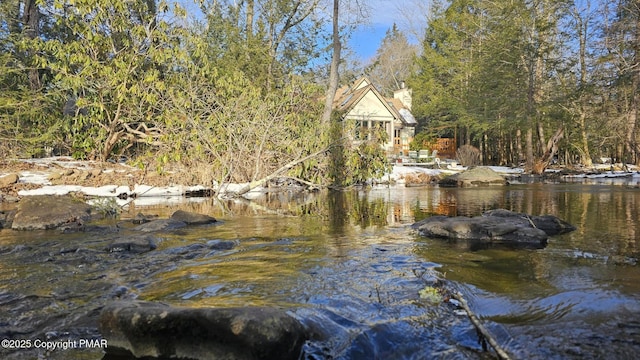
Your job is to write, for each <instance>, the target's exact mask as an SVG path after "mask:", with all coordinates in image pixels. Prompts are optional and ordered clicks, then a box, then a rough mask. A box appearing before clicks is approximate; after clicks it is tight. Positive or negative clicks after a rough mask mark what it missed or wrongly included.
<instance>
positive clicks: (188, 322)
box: [99, 301, 307, 360]
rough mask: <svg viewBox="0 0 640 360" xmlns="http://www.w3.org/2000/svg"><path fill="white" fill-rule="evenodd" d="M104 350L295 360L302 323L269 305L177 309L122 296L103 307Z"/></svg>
mask: <svg viewBox="0 0 640 360" xmlns="http://www.w3.org/2000/svg"><path fill="white" fill-rule="evenodd" d="M99 326H100V331H101V333H102V336H103V338H105V339H106V340H107V341H108V343H109V346H108V347H107V348H106V351H107V354H111V355H120V356H131V355H133V356H135V357H149V358H188V359H285V360H286V359H298V358H299V356H300V353H301V349H302V345H303V343H304V342H305V341H306V340H307V335H306V334H305V330H304V327H303V326H302V325H301V324H300V323H299V322H298V321H297V320H296V319H294V318H293V317H291V316H289V315H288V314H287V313H286V312H285V311H284V310H280V309H275V308H268V307H243V308H179V307H171V306H168V305H165V304H160V303H153V302H142V301H124V302H115V303H112V304H110V305H108V306H106V307H105V308H104V309H103V310H102V313H101V315H100V324H99Z"/></svg>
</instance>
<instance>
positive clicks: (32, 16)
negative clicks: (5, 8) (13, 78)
mask: <svg viewBox="0 0 640 360" xmlns="http://www.w3.org/2000/svg"><path fill="white" fill-rule="evenodd" d="M22 23H23V25H24V27H23V29H24V30H23V31H24V34H25V36H26V37H27V38H28V39H30V40H33V39H35V38H37V37H38V36H39V35H40V11H39V10H38V4H37V3H36V0H26V1H25V3H24V13H23V15H22ZM27 56H29V57H31V54H27ZM40 87H41V83H40V74H39V73H38V69H37V68H35V67H34V66H31V68H30V69H29V88H30V89H31V90H38V89H40Z"/></svg>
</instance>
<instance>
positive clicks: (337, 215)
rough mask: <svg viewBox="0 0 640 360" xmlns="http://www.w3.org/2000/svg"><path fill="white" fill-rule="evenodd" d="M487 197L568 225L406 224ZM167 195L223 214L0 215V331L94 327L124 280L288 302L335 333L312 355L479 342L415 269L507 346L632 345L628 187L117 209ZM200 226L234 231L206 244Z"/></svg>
mask: <svg viewBox="0 0 640 360" xmlns="http://www.w3.org/2000/svg"><path fill="white" fill-rule="evenodd" d="M495 208H505V209H509V210H512V211H518V212H526V213H530V214H532V215H543V214H552V215H555V216H558V217H560V218H562V219H563V220H566V221H568V222H569V223H572V224H573V225H575V226H576V227H577V228H578V230H576V231H574V232H572V233H569V234H565V235H562V236H557V237H553V238H551V240H550V242H549V245H548V246H547V248H545V249H543V250H507V249H500V248H487V249H481V250H475V251H470V250H469V249H468V248H466V247H464V246H459V244H452V243H449V242H447V241H443V240H440V239H429V238H423V237H420V236H418V235H416V234H415V233H414V232H413V231H411V229H410V228H409V227H408V226H406V225H408V224H411V223H413V222H414V221H416V220H420V219H422V218H425V217H428V216H432V215H436V214H439V215H464V216H475V215H479V214H481V213H482V212H483V211H486V210H489V209H495ZM178 209H183V210H188V211H195V212H199V213H204V214H208V215H212V216H215V217H217V218H220V219H221V220H223V224H222V225H221V226H215V227H198V228H188V229H183V230H180V231H178V232H173V233H167V234H161V235H159V237H160V240H159V243H158V249H157V250H156V251H153V252H150V253H146V254H144V255H126V254H110V253H105V252H104V247H105V244H106V243H108V241H109V240H110V238H108V237H107V238H105V237H100V236H98V235H95V236H94V235H88V236H87V235H85V234H76V235H62V234H52V233H45V232H22V233H17V232H12V231H8V230H2V231H0V259H1V260H2V261H0V280H2V283H1V284H0V318H2V319H9V320H6V321H5V322H2V323H0V334H5V335H6V334H9V333H10V331H13V332H14V333H15V332H16V331H22V333H24V334H36V333H38V331H41V332H45V331H49V332H51V331H58V332H65V331H67V332H71V333H76V334H77V333H80V335H82V336H89V335H95V333H96V331H97V330H96V329H95V325H91V324H92V321H94V320H95V316H96V314H97V312H98V311H99V309H100V308H101V306H102V305H103V304H104V303H105V302H106V301H110V300H112V299H113V297H114V296H115V297H123V296H124V297H125V298H126V297H127V296H129V297H138V298H141V299H145V300H159V301H164V302H168V303H171V304H178V305H188V306H243V305H251V304H253V305H270V306H279V307H285V308H292V309H297V310H296V311H297V312H296V314H297V316H299V318H300V319H301V320H302V321H306V322H307V323H308V325H309V326H315V327H318V328H319V329H320V330H321V331H320V332H324V333H326V334H335V338H333V339H331V340H325V341H320V342H317V343H312V344H308V349H307V350H308V352H309V354H311V355H317V357H316V358H321V357H322V356H331V357H333V358H342V359H356V358H359V357H361V356H366V357H368V358H372V357H376V356H378V357H389V358H462V359H466V358H470V359H476V358H482V357H484V354H483V353H482V352H481V349H480V347H479V345H478V344H477V342H476V340H477V338H476V336H475V332H474V330H473V327H471V326H470V324H469V322H468V321H467V320H466V318H464V317H462V318H457V317H452V316H451V309H450V308H448V306H447V305H446V304H445V305H442V304H441V305H429V304H425V303H424V302H422V301H421V300H420V298H419V296H418V291H419V290H420V289H421V288H422V287H424V286H425V279H423V278H421V277H420V276H417V275H416V274H422V273H428V274H431V275H432V276H433V277H434V278H435V276H436V275H437V276H439V277H444V278H446V279H447V280H449V281H450V284H451V286H453V287H455V288H456V289H457V290H460V291H462V292H463V294H464V295H465V297H467V300H468V301H469V303H470V304H471V305H472V308H473V310H474V311H475V312H476V313H477V314H478V315H479V316H480V317H481V318H482V319H483V321H485V322H486V324H487V326H488V327H489V328H490V329H491V330H492V331H493V332H494V334H496V336H497V337H498V339H499V341H500V342H501V344H502V345H504V346H505V347H506V348H507V350H508V351H510V352H511V353H512V354H513V355H514V357H517V358H540V359H542V358H603V357H617V358H625V357H627V356H628V355H630V354H635V353H637V351H639V350H640V345H639V344H640V332H639V331H638V330H637V329H638V328H640V327H639V326H638V324H640V315H638V314H640V306H639V305H638V304H640V271H638V267H637V258H638V255H639V251H638V245H637V244H638V236H640V234H638V229H637V226H638V219H639V217H640V191H639V190H638V189H633V188H628V187H623V186H606V185H605V186H589V185H584V184H554V185H549V184H528V185H512V186H507V187H491V188H465V189H456V188H446V189H440V188H438V187H424V188H387V187H381V188H374V189H370V190H368V191H360V192H358V191H348V192H320V193H299V194H282V193H281V194H267V195H265V196H263V197H262V198H260V199H257V200H254V201H246V200H228V201H220V200H216V199H204V200H202V201H199V202H183V203H180V204H176V205H172V206H170V207H169V206H160V205H157V206H154V207H140V206H136V205H132V206H130V208H128V209H127V211H126V212H125V213H124V214H123V217H124V218H128V217H134V216H135V215H136V214H138V213H139V212H143V213H146V214H158V215H160V216H163V217H168V216H169V215H170V214H171V213H172V212H174V211H176V210H178ZM211 241H233V242H234V244H235V246H234V247H233V248H231V249H224V250H216V251H214V250H211V249H210V248H209V247H208V245H207V244H209V243H210V242H211ZM69 249H79V250H75V251H70V250H69ZM122 289H124V290H122ZM113 294H116V295H113ZM123 294H124V295H123ZM68 319H72V320H68ZM28 324H33V325H28ZM91 326H94V327H93V328H92V327H91ZM78 329H85V330H78ZM86 329H89V330H86ZM83 331H84V332H83ZM14 333H11V334H14ZM87 333H88V334H89V335H87ZM341 334H342V335H341ZM12 336H13V335H12ZM0 355H1V354H0ZM31 355H33V354H29V356H26V357H25V358H33V356H31ZM67 355H69V354H66V353H60V354H57V355H56V354H53V356H54V358H55V356H58V358H65V357H70V356H67ZM89 358H90V357H89Z"/></svg>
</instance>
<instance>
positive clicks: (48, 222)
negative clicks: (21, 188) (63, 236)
mask: <svg viewBox="0 0 640 360" xmlns="http://www.w3.org/2000/svg"><path fill="white" fill-rule="evenodd" d="M90 219H91V206H89V205H88V204H86V203H84V202H82V201H80V200H76V199H74V198H72V197H69V196H52V195H41V196H27V197H24V198H23V199H22V200H21V201H20V203H19V204H18V208H17V211H16V214H15V217H14V219H13V223H12V224H11V228H12V229H13V230H47V229H62V230H68V229H81V228H83V227H84V224H85V222H87V221H89V220H90Z"/></svg>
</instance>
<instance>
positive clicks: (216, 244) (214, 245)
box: [207, 240, 236, 250]
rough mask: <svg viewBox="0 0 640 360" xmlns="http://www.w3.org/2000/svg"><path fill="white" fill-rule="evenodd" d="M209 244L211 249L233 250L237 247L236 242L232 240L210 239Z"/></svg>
mask: <svg viewBox="0 0 640 360" xmlns="http://www.w3.org/2000/svg"><path fill="white" fill-rule="evenodd" d="M207 246H208V247H209V249H211V250H231V249H233V248H234V247H236V242H235V241H231V240H209V241H207Z"/></svg>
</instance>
